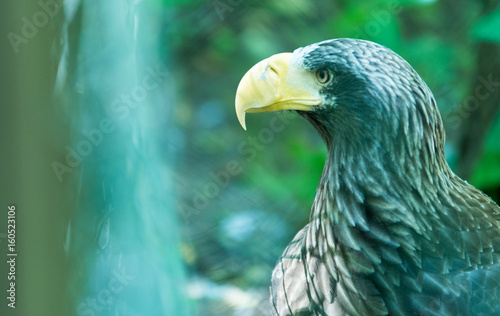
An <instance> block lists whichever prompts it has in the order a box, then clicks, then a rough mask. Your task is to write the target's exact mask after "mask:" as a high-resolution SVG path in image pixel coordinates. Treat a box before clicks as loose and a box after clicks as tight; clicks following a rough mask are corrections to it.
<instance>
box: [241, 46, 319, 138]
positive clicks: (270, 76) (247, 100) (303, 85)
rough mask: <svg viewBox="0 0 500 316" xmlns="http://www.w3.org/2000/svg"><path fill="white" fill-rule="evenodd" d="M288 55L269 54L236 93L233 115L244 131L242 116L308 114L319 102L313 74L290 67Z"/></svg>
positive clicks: (251, 70)
mask: <svg viewBox="0 0 500 316" xmlns="http://www.w3.org/2000/svg"><path fill="white" fill-rule="evenodd" d="M291 57H292V53H282V54H277V55H273V56H271V57H269V58H267V59H264V60H263V61H261V62H259V63H257V64H256V65H255V66H253V67H252V68H251V69H250V70H249V71H248V72H247V73H246V74H245V75H244V76H243V78H242V79H241V81H240V84H239V85H238V90H237V92H236V102H235V103H236V115H237V116H238V120H239V122H240V124H241V126H242V127H243V129H245V130H246V125H245V113H259V112H272V111H279V110H300V111H311V110H312V109H311V107H314V106H317V105H319V104H321V103H322V99H321V97H320V96H319V86H318V84H317V82H316V81H315V80H314V74H312V73H311V72H308V71H306V70H305V69H302V68H300V67H297V66H296V65H291V64H290V60H291Z"/></svg>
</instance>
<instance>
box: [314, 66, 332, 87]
mask: <svg viewBox="0 0 500 316" xmlns="http://www.w3.org/2000/svg"><path fill="white" fill-rule="evenodd" d="M331 77H332V75H331V74H330V71H329V70H328V69H326V68H320V69H318V70H316V79H317V80H318V81H319V83H321V84H325V83H327V82H328V81H330V79H331Z"/></svg>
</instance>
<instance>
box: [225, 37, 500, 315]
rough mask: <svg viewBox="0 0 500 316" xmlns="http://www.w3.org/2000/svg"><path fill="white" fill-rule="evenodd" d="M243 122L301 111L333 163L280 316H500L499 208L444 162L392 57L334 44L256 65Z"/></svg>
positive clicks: (284, 267) (279, 273)
mask: <svg viewBox="0 0 500 316" xmlns="http://www.w3.org/2000/svg"><path fill="white" fill-rule="evenodd" d="M235 103H236V114H237V117H238V120H239V122H240V124H241V125H242V127H243V128H244V129H246V126H245V114H246V113H257V112H270V111H278V110H294V111H297V113H298V114H299V115H300V116H302V117H303V118H305V119H306V120H307V121H309V122H310V123H311V124H312V125H313V126H314V127H315V129H316V130H317V131H318V133H319V135H320V136H321V137H322V139H323V140H324V143H325V145H326V147H327V152H328V153H327V157H326V162H325V166H324V170H323V173H322V175H321V179H320V182H319V185H318V188H317V190H316V196H315V198H314V202H313V204H312V209H311V215H310V219H309V223H308V224H307V225H306V226H305V227H304V228H303V229H302V230H300V231H299V232H298V233H297V234H296V236H295V237H294V239H293V240H292V242H291V243H290V244H289V245H288V247H287V248H286V249H285V251H284V253H283V255H282V256H281V257H280V258H279V260H278V262H277V264H276V267H275V268H274V271H273V273H272V280H271V299H270V300H271V306H272V314H273V315H280V316H284V315H368V316H373V315H473V316H477V315H500V229H499V227H500V208H499V207H498V205H497V204H496V203H495V202H494V201H492V200H491V199H490V198H489V197H488V196H487V195H485V194H484V193H482V192H481V191H479V190H478V189H476V188H474V187H473V186H472V185H470V184H468V183H467V182H466V181H464V180H462V179H461V178H459V177H458V176H457V175H455V174H454V173H453V172H452V170H451V169H450V167H449V166H448V164H447V162H446V159H445V153H444V142H445V133H444V128H443V122H442V120H441V116H440V114H439V111H438V108H437V105H436V101H435V99H434V96H433V94H432V92H431V91H430V89H429V88H428V86H427V85H426V83H425V82H424V81H423V80H422V78H421V77H420V76H419V75H418V74H417V72H416V71H415V70H414V69H413V68H412V67H411V66H410V64H409V63H408V62H406V61H405V60H404V59H403V58H402V57H400V56H399V55H398V54H396V53H395V52H393V51H392V50H390V49H388V48H386V47H384V46H382V45H379V44H377V43H373V42H370V41H365V40H359V39H348V38H341V39H332V40H326V41H323V42H319V43H315V44H312V45H309V46H305V47H302V48H298V49H296V50H295V51H294V52H293V53H281V54H277V55H273V56H271V57H269V58H267V59H265V60H263V61H261V62H259V63H257V64H256V65H255V66H253V67H252V68H251V69H250V70H249V71H248V72H247V73H246V74H245V75H244V76H243V78H242V79H241V82H240V83H239V85H238V89H237V92H236V102H235Z"/></svg>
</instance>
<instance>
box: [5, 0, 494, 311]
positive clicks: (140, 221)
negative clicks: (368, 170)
mask: <svg viewBox="0 0 500 316" xmlns="http://www.w3.org/2000/svg"><path fill="white" fill-rule="evenodd" d="M40 12H42V13H40ZM43 12H45V13H43ZM44 14H45V16H46V17H47V18H46V20H44V18H43V16H44ZM0 15H1V16H0V26H1V30H2V32H1V33H2V36H3V37H2V38H3V40H2V50H1V52H0V65H1V67H2V68H1V73H2V77H1V86H0V89H1V90H0V92H1V96H2V105H1V106H2V114H1V115H0V119H1V120H2V121H1V126H0V128H1V129H2V130H1V135H2V147H3V149H2V151H1V159H2V161H1V172H2V174H1V181H2V184H1V187H0V190H1V191H0V193H1V204H0V208H2V209H3V211H1V212H0V214H3V215H0V216H3V218H5V220H4V219H3V218H2V220H1V221H0V223H2V224H1V225H2V226H0V248H1V251H2V253H6V251H7V250H6V245H7V241H6V238H5V237H6V235H5V232H6V228H7V227H6V224H5V225H4V224H3V223H6V212H7V211H6V210H7V205H11V204H14V205H16V207H17V208H18V217H17V223H18V230H17V231H18V232H17V246H18V252H19V257H18V258H19V259H18V260H19V266H18V267H17V273H18V278H19V283H18V285H17V304H18V308H16V310H12V309H9V308H7V303H8V301H7V300H4V301H3V303H1V304H0V314H2V315H42V316H43V315H269V314H270V312H269V305H268V304H269V303H268V295H269V289H268V288H269V284H270V274H271V271H272V268H273V267H274V264H275V262H276V259H277V258H278V257H279V256H280V254H281V252H282V251H283V250H284V248H285V247H286V245H287V244H288V242H289V241H290V240H291V239H292V237H293V236H294V234H295V233H296V232H297V231H298V230H299V229H301V228H302V227H303V226H304V225H305V224H306V223H307V220H308V216H309V210H310V206H311V204H312V201H313V198H314V194H315V190H316V186H317V183H318V181H319V178H320V175H321V171H322V168H323V163H324V159H325V154H326V150H325V148H324V146H323V143H322V141H321V139H320V138H319V136H318V135H317V134H316V132H315V131H314V130H313V128H312V127H311V126H309V124H307V123H306V122H305V121H303V120H302V119H300V118H299V117H298V116H297V115H296V114H294V113H266V114H259V115H248V116H247V127H248V131H247V132H245V131H244V130H243V129H242V128H241V127H240V126H239V124H238V121H237V119H236V116H235V113H234V96H235V92H236V87H237V85H238V83H239V80H240V79H241V77H242V76H243V74H244V73H245V72H246V71H247V70H248V69H249V68H250V67H251V66H253V65H254V64H255V63H256V62H258V61H260V60H262V59H264V58H266V57H269V56H270V55H272V54H276V53H279V52H285V51H293V50H294V49H296V48H298V47H301V46H305V45H308V44H311V43H314V42H318V41H321V40H325V39H330V38H338V37H354V38H362V39H367V40H372V41H375V42H378V43H380V44H383V45H385V46H387V47H389V48H391V49H393V50H394V51H395V52H397V53H398V54H400V55H401V56H402V57H403V58H405V59H406V60H407V61H408V62H409V63H410V64H411V65H412V66H413V67H414V68H415V69H416V70H417V72H418V73H419V74H420V75H421V77H422V78H423V79H424V80H425V81H426V82H427V84H428V85H429V87H430V88H431V90H432V91H433V92H434V95H435V97H436V100H437V103H438V106H439V108H440V111H441V114H442V117H443V121H444V124H445V127H446V133H447V143H446V146H445V150H446V154H447V159H448V162H449V164H450V166H451V167H452V169H453V170H454V171H455V172H456V173H457V174H459V175H460V176H462V177H463V178H465V179H467V180H468V181H469V182H470V183H472V184H473V185H475V186H476V187H478V188H480V189H481V190H483V191H485V192H486V193H487V194H489V195H490V196H491V197H492V198H493V199H494V200H496V201H497V202H498V201H500V116H499V115H498V112H499V110H500V32H498V30H499V29H500V7H499V1H492V0H480V1H477V0H458V1H451V0H441V1H439V0H436V1H432V0H431V1H429V0H420V1H419V0H412V1H410V0H401V1H400V0H391V1H382V0H379V1H376V0H371V1H366V0H364V1H361V0H351V1H344V0H336V1H316V2H310V1H306V0H294V1H286V2H285V1H278V0H270V1H253V0H247V1H244V0H215V1H194V0H184V1H169V0H144V1H130V0H129V1H126V0H113V1H109V2H106V4H103V3H100V2H91V1H78V0H73V1H66V2H64V4H63V3H62V2H60V1H55V0H46V1H41V2H40V3H35V2H33V3H29V2H27V1H20V2H17V3H15V4H13V3H11V4H8V5H6V6H5V8H4V9H3V10H2V12H1V13H0ZM26 21H28V22H26ZM28 24H32V25H33V27H32V28H30V26H29V25H28ZM26 25H28V26H26ZM34 30H36V32H35V31H34ZM30 32H31V33H30ZM12 34H15V35H18V37H16V36H15V35H12ZM145 78H148V79H147V80H146V79H145ZM148 87H151V89H150V88H148ZM157 87H159V88H157ZM141 89H142V90H141ZM141 93H142V94H141ZM127 97H129V98H131V99H129V100H132V101H127V99H126V98H127ZM127 102H131V103H127ZM124 106H126V107H127V111H128V112H125V108H124ZM106 119H109V120H110V121H109V122H113V126H114V129H113V131H110V132H102V135H103V137H102V139H100V138H99V139H96V138H94V141H95V142H96V144H97V143H98V144H97V145H93V146H92V147H91V150H90V151H91V152H90V153H89V154H86V155H81V156H84V157H81V158H82V159H81V161H80V162H79V163H75V165H76V166H75V167H71V168H70V169H71V172H69V171H68V172H63V171H61V170H65V169H59V170H60V172H62V173H60V174H59V175H60V176H61V177H59V176H57V172H55V169H54V165H53V163H54V161H57V162H62V163H63V164H65V165H68V161H67V159H68V158H67V156H68V149H67V148H66V146H69V147H70V148H71V149H74V150H76V151H78V150H79V149H78V148H80V149H81V150H85V148H84V146H83V147H82V145H81V144H82V141H85V140H87V141H90V139H91V138H88V137H86V136H85V135H86V134H85V132H83V131H87V132H88V131H92V130H94V129H95V128H96V127H100V126H101V124H103V123H102V122H103V120H106ZM106 122H108V121H106ZM109 122H108V123H109ZM104 124H106V123H104ZM277 125H279V130H278V131H277V130H276V129H272V127H275V126H277ZM104 129H106V128H104ZM101 131H102V129H101ZM87 134H88V133H87ZM82 135H83V136H82ZM93 135H94V137H97V136H95V135H97V134H93ZM97 140H99V141H97ZM92 144H93V143H92ZM78 146H80V147H78ZM7 273H8V267H7V265H5V264H3V265H1V270H0V285H1V286H2V289H4V288H6V287H7V280H6V275H7Z"/></svg>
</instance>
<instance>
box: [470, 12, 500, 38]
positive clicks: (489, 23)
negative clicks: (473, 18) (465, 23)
mask: <svg viewBox="0 0 500 316" xmlns="http://www.w3.org/2000/svg"><path fill="white" fill-rule="evenodd" d="M498 30H500V8H498V9H497V10H495V11H493V12H491V13H490V14H488V15H486V16H484V17H483V18H481V19H480V20H479V21H477V23H476V25H475V26H474V28H473V29H472V36H473V37H474V38H475V39H476V40H480V41H487V42H496V43H500V32H499V31H498Z"/></svg>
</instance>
